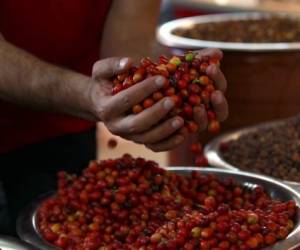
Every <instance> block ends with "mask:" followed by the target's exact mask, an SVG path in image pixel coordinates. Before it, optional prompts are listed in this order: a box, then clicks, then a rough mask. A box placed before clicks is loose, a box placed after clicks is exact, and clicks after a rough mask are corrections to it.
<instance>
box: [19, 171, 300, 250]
mask: <svg viewBox="0 0 300 250" xmlns="http://www.w3.org/2000/svg"><path fill="white" fill-rule="evenodd" d="M167 169H168V170H169V171H173V172H175V173H178V174H182V175H189V174H190V173H191V172H192V171H199V172H201V173H203V174H208V173H213V174H215V175H217V176H218V177H220V178H234V179H235V180H236V181H237V182H238V183H240V184H242V185H243V186H246V187H248V188H249V189H253V188H255V187H256V186H257V185H262V186H263V187H265V189H266V190H267V192H268V193H269V194H270V195H271V196H272V197H273V198H278V199H281V200H291V199H293V200H295V202H296V203H297V205H298V206H300V193H298V192H297V191H296V190H294V189H293V188H291V187H289V186H287V185H285V184H283V183H281V182H279V181H277V180H275V179H272V178H268V177H265V176H261V175H257V174H251V173H246V172H242V171H230V170H223V169H214V168H195V167H168V168H167ZM46 197H49V195H46V196H44V197H41V198H40V199H38V200H36V201H35V202H33V203H32V204H31V205H30V206H29V207H28V208H27V209H25V210H24V212H23V213H22V214H21V215H20V217H19V219H18V223H17V231H18V234H19V236H20V238H21V239H23V240H24V241H26V242H29V243H31V244H33V245H35V246H37V247H38V248H39V249H42V250H53V249H56V248H54V247H53V246H51V245H49V244H48V243H46V242H45V241H44V240H43V239H42V238H41V236H40V234H39V232H38V228H37V220H36V210H37V208H38V207H39V204H40V203H41V202H42V201H43V200H44V199H45V198H46ZM298 218H299V219H298V220H297V222H296V228H295V229H294V231H293V232H292V233H291V234H290V235H289V236H288V238H287V239H286V240H285V241H281V242H278V243H277V244H275V245H273V246H272V247H268V248H265V249H264V250H292V249H293V247H295V246H296V245H297V244H298V243H299V242H300V211H298Z"/></svg>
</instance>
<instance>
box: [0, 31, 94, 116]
mask: <svg viewBox="0 0 300 250" xmlns="http://www.w3.org/2000/svg"><path fill="white" fill-rule="evenodd" d="M91 82H92V79H91V78H88V77H86V76H84V75H82V74H78V73H76V72H73V71H70V70H67V69H64V68H60V67H57V66H54V65H51V64H49V63H46V62H43V61H42V60H40V59H38V58H37V57H35V56H33V55H31V54H29V53H27V52H26V51H24V50H22V49H19V48H17V47H15V46H13V45H12V44H10V43H9V42H7V41H5V39H4V38H3V36H2V35H1V34H0V100H4V101H8V102H11V103H15V104H17V105H20V106H27V107H31V108H34V109H37V110H43V111H51V112H60V113H66V114H70V115H74V116H78V117H81V118H86V119H90V120H97V117H96V115H95V112H94V111H93V108H92V106H93V105H92V102H91V98H90V93H89V86H90V85H91Z"/></svg>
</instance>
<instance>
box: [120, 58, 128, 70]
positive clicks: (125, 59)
mask: <svg viewBox="0 0 300 250" xmlns="http://www.w3.org/2000/svg"><path fill="white" fill-rule="evenodd" d="M128 60H129V59H128V58H127V57H126V58H122V59H121V60H120V62H119V69H123V68H124V67H125V66H126V64H127V63H128Z"/></svg>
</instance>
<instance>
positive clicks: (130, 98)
mask: <svg viewBox="0 0 300 250" xmlns="http://www.w3.org/2000/svg"><path fill="white" fill-rule="evenodd" d="M222 56H223V54H222V52H221V51H220V50H217V49H204V50H201V51H197V58H199V59H200V60H201V58H202V59H203V57H211V58H218V59H221V58H222ZM131 65H132V59H131V58H126V57H124V58H117V57H112V58H107V59H103V60H100V61H98V62H96V63H95V64H94V67H93V78H94V80H95V81H93V82H94V83H96V84H93V86H92V87H91V89H90V91H91V92H90V93H91V99H92V102H93V103H94V106H95V113H96V115H97V116H98V119H100V120H101V121H102V122H103V123H104V124H105V126H106V127H107V128H108V130H109V131H110V132H112V133H113V134H115V135H118V136H121V137H123V138H125V139H127V140H131V141H134V142H136V143H140V144H145V145H146V146H147V147H148V148H149V149H151V150H153V151H155V152H159V151H167V150H171V149H173V148H175V147H177V146H179V145H180V144H181V143H182V142H183V141H184V140H185V138H186V137H187V136H188V131H187V130H186V128H184V127H183V126H184V120H183V119H182V118H181V117H179V116H175V117H172V118H170V119H167V120H166V121H164V122H162V123H161V122H160V121H161V119H162V118H164V117H165V116H166V115H167V114H168V113H169V112H170V111H171V110H172V108H173V107H174V102H173V101H172V99H171V98H170V97H165V98H163V99H162V100H160V101H159V102H157V103H156V104H154V105H153V106H152V107H150V108H148V109H146V110H144V111H143V112H141V113H139V114H130V115H128V111H129V110H131V108H132V107H133V106H134V105H135V104H138V103H140V102H141V101H143V100H144V99H145V98H147V97H148V96H150V95H151V94H152V93H153V92H155V91H157V90H159V89H160V88H162V87H163V85H164V80H165V79H164V78H163V77H162V76H154V77H151V78H148V79H145V80H144V81H142V82H140V83H139V84H136V85H134V86H132V87H130V88H128V89H126V90H123V91H121V92H119V93H118V94H116V95H114V96H112V95H111V90H112V83H111V81H110V80H109V79H110V78H111V77H113V76H115V75H117V74H119V73H122V72H124V71H126V70H127V69H128V68H129V67H130V66H131ZM207 74H208V75H209V76H210V77H211V78H212V79H213V80H214V82H215V84H216V86H217V88H218V90H216V91H215V92H213V93H212V96H211V98H212V103H213V106H214V109H215V112H216V114H217V118H218V120H219V121H224V120H225V119H226V118H227V116H228V105H227V101H226V99H225V97H224V95H223V93H224V92H225V90H226V87H227V83H226V79H225V77H224V75H223V73H222V72H221V70H220V69H219V68H218V67H217V66H213V65H211V66H209V67H208V68H207ZM194 119H195V121H196V122H197V123H198V124H199V126H200V128H201V130H204V129H205V128H206V127H207V123H208V122H207V115H206V111H205V109H204V107H196V108H194Z"/></svg>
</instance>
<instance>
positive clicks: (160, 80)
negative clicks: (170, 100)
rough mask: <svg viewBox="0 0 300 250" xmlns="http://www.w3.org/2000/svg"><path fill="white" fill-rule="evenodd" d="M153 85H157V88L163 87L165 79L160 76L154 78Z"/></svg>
mask: <svg viewBox="0 0 300 250" xmlns="http://www.w3.org/2000/svg"><path fill="white" fill-rule="evenodd" d="M155 83H156V85H157V86H158V87H162V86H164V83H165V78H164V77H162V76H158V77H156V79H155Z"/></svg>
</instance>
